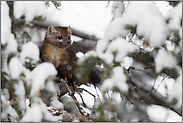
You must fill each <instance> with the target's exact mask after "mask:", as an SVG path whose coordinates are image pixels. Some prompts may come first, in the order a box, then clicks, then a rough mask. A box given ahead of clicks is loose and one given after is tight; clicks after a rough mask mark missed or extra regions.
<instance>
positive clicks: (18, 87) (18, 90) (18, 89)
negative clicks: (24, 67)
mask: <svg viewBox="0 0 183 123" xmlns="http://www.w3.org/2000/svg"><path fill="white" fill-rule="evenodd" d="M14 89H15V94H16V95H17V96H18V97H19V98H20V101H19V106H20V108H21V109H22V110H24V109H25V108H26V105H25V102H24V101H25V87H24V83H23V82H22V81H19V82H18V83H16V84H15V85H14Z"/></svg>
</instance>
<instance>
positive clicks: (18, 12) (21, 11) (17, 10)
mask: <svg viewBox="0 0 183 123" xmlns="http://www.w3.org/2000/svg"><path fill="white" fill-rule="evenodd" d="M14 15H15V17H16V18H20V17H21V16H22V15H25V20H26V21H32V20H33V19H34V17H35V16H40V15H41V16H43V17H44V16H46V7H45V2H43V1H15V3H14Z"/></svg>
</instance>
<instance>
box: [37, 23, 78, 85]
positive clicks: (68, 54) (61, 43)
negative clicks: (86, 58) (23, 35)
mask: <svg viewBox="0 0 183 123" xmlns="http://www.w3.org/2000/svg"><path fill="white" fill-rule="evenodd" d="M40 57H41V59H42V61H43V62H50V63H52V64H53V65H54V66H55V68H56V69H57V71H58V75H59V76H60V77H61V78H64V77H67V79H68V80H70V81H72V82H74V81H75V80H76V77H75V75H74V72H75V69H76V68H77V64H76V61H77V57H76V53H75V52H74V50H73V48H72V45H71V29H70V27H53V26H49V27H48V29H47V32H46V36H45V39H44V42H43V45H42V47H41V50H40Z"/></svg>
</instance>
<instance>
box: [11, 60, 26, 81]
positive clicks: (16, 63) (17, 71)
mask: <svg viewBox="0 0 183 123" xmlns="http://www.w3.org/2000/svg"><path fill="white" fill-rule="evenodd" d="M9 70H10V74H11V77H12V78H13V79H18V78H19V76H20V75H21V74H22V73H23V72H24V70H25V69H24V66H23V65H22V63H21V61H20V60H19V58H17V57H14V58H12V59H11V60H10V63H9Z"/></svg>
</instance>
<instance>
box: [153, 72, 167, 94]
mask: <svg viewBox="0 0 183 123" xmlns="http://www.w3.org/2000/svg"><path fill="white" fill-rule="evenodd" d="M166 78H167V75H166V76H165V77H163V79H162V80H161V82H160V84H159V85H158V87H157V88H156V90H155V92H154V93H156V92H157V90H158V88H159V86H160V85H161V83H162V82H163V81H164V80H165V79H166Z"/></svg>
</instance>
